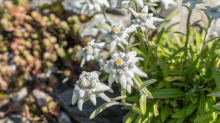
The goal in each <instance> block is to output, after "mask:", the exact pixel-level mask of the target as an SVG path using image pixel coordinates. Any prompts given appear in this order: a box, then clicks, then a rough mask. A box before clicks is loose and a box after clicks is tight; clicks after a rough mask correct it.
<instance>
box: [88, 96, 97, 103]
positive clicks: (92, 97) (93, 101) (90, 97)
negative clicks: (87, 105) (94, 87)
mask: <svg viewBox="0 0 220 123" xmlns="http://www.w3.org/2000/svg"><path fill="white" fill-rule="evenodd" d="M89 99H90V100H91V102H92V103H93V105H96V95H95V94H91V95H90V96H89Z"/></svg>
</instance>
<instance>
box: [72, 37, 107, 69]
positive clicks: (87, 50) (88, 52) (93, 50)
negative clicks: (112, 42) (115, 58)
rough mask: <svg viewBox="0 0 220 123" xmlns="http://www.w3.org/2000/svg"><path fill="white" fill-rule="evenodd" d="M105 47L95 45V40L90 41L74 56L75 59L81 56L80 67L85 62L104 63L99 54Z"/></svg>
mask: <svg viewBox="0 0 220 123" xmlns="http://www.w3.org/2000/svg"><path fill="white" fill-rule="evenodd" d="M104 47H105V43H104V42H101V43H95V39H92V40H91V41H90V42H89V43H88V44H87V46H85V47H84V48H82V51H80V52H79V53H77V54H76V57H79V56H83V59H82V61H81V64H80V66H81V67H82V66H83V65H84V64H85V62H86V61H87V62H88V61H90V60H94V59H96V60H98V61H99V62H104V61H103V59H102V57H101V56H100V55H99V53H100V52H101V51H102V49H103V48H104Z"/></svg>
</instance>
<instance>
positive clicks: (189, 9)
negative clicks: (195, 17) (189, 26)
mask: <svg viewBox="0 0 220 123" xmlns="http://www.w3.org/2000/svg"><path fill="white" fill-rule="evenodd" d="M182 6H184V7H186V8H187V9H188V11H189V12H190V11H191V8H189V7H188V6H186V5H182Z"/></svg>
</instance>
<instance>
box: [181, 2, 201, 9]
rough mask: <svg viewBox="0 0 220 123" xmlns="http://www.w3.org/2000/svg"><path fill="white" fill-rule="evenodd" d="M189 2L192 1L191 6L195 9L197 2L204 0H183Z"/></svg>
mask: <svg viewBox="0 0 220 123" xmlns="http://www.w3.org/2000/svg"><path fill="white" fill-rule="evenodd" d="M188 2H190V3H191V6H190V8H191V9H194V8H195V7H196V4H199V3H203V0H183V3H188Z"/></svg>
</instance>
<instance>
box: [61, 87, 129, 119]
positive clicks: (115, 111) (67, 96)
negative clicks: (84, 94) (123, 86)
mask: <svg viewBox="0 0 220 123" xmlns="http://www.w3.org/2000/svg"><path fill="white" fill-rule="evenodd" d="M116 88H117V87H116ZM72 94H73V89H70V90H67V91H65V92H63V93H62V94H60V95H58V98H59V103H60V105H61V107H63V108H64V109H65V110H66V112H68V113H69V114H70V116H71V117H72V118H73V119H74V120H76V121H78V122H79V123H121V122H122V117H123V116H124V115H125V114H126V110H121V109H120V108H121V106H112V107H109V108H107V109H105V110H104V111H103V112H102V113H100V114H99V115H98V116H96V117H95V118H93V119H89V117H90V115H91V113H92V112H93V111H94V110H96V109H97V108H98V107H99V106H100V105H102V104H103V103H105V101H104V100H102V99H101V98H97V104H96V106H94V105H93V104H92V102H91V101H90V100H89V101H87V102H85V103H84V104H83V111H79V109H78V107H77V103H76V104H75V105H72V104H71V99H72ZM106 94H107V95H108V96H109V97H112V98H113V97H117V96H119V95H120V94H119V92H116V91H115V92H114V93H113V94H111V93H106Z"/></svg>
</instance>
